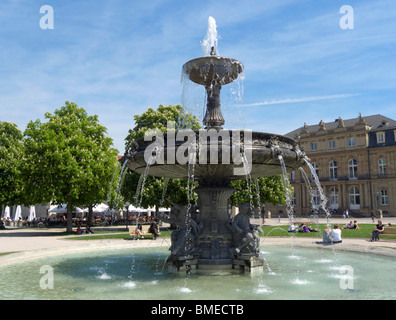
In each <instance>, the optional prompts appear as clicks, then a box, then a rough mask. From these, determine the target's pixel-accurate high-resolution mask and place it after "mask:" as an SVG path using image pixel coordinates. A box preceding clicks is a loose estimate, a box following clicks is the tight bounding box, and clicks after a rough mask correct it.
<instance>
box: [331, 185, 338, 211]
mask: <svg viewBox="0 0 396 320" xmlns="http://www.w3.org/2000/svg"><path fill="white" fill-rule="evenodd" d="M330 208H332V209H338V188H337V187H333V188H331V189H330Z"/></svg>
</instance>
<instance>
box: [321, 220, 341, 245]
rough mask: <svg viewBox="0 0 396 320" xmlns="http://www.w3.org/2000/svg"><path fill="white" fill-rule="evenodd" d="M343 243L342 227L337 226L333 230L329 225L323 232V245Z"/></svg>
mask: <svg viewBox="0 0 396 320" xmlns="http://www.w3.org/2000/svg"><path fill="white" fill-rule="evenodd" d="M341 242H342V232H341V228H340V225H338V224H335V225H334V227H333V229H332V228H331V226H330V225H329V224H328V225H327V226H326V228H325V229H324V230H323V243H341Z"/></svg>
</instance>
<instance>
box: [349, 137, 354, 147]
mask: <svg viewBox="0 0 396 320" xmlns="http://www.w3.org/2000/svg"><path fill="white" fill-rule="evenodd" d="M354 146H355V137H349V138H348V147H354Z"/></svg>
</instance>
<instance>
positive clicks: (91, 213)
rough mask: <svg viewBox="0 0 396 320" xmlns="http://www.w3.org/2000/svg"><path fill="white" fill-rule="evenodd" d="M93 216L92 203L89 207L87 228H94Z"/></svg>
mask: <svg viewBox="0 0 396 320" xmlns="http://www.w3.org/2000/svg"><path fill="white" fill-rule="evenodd" d="M92 216H93V204H92V203H91V204H90V205H89V206H88V218H87V226H90V227H91V226H92Z"/></svg>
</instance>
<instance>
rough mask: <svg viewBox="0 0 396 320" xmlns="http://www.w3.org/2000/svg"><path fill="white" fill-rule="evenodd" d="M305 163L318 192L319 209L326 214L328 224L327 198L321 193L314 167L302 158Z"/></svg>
mask: <svg viewBox="0 0 396 320" xmlns="http://www.w3.org/2000/svg"><path fill="white" fill-rule="evenodd" d="M304 161H305V163H306V164H307V165H308V167H309V169H310V170H311V174H312V176H313V178H314V181H315V184H316V187H317V190H318V191H319V197H320V203H319V207H320V208H321V209H322V210H323V212H324V213H325V214H326V218H327V222H330V212H329V210H328V209H327V207H326V204H327V201H328V200H327V198H326V196H325V194H324V192H323V189H322V186H321V185H320V182H319V177H318V175H317V174H316V171H315V169H314V167H312V165H311V163H310V162H309V161H308V160H307V158H304Z"/></svg>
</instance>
